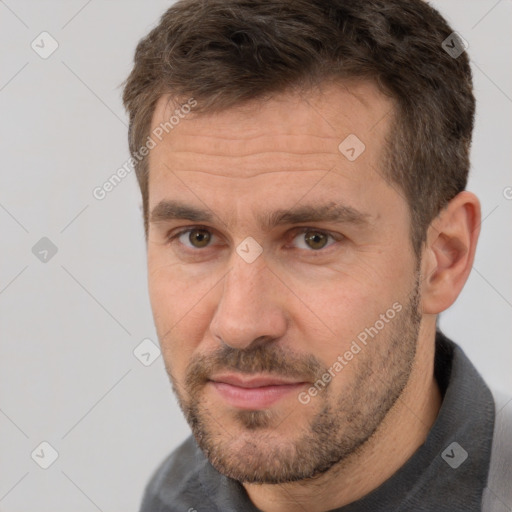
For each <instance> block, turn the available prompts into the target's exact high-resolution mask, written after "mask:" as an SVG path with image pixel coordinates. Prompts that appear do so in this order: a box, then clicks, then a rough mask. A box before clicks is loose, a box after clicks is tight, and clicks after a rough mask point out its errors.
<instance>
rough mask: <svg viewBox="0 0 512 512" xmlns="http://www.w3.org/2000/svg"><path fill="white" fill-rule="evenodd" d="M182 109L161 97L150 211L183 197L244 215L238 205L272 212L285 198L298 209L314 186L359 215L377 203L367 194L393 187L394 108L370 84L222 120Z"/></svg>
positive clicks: (292, 98) (325, 89)
mask: <svg viewBox="0 0 512 512" xmlns="http://www.w3.org/2000/svg"><path fill="white" fill-rule="evenodd" d="M185 102H186V100H185ZM185 102H183V103H185ZM179 108H180V107H179V104H177V103H175V102H173V101H171V99H170V97H169V96H163V97H161V98H160V100H159V101H158V103H157V105H156V109H155V112H154V115H153V119H152V126H151V133H154V132H155V130H158V129H159V127H160V138H161V140H156V142H157V144H156V147H155V148H153V149H152V150H151V152H150V155H149V169H150V173H149V175H150V176H149V204H150V209H151V208H152V207H154V206H155V205H156V204H157V203H159V202H160V201H162V200H167V199H182V198H183V195H186V196H187V201H188V202H189V203H191V204H193V205H195V206H204V204H203V205H201V202H202V201H201V198H204V197H205V195H206V196H209V197H210V202H211V204H212V203H215V202H224V203H225V202H226V200H227V201H228V207H230V208H231V209H232V210H233V211H238V212H240V210H241V209H243V205H242V199H240V198H243V203H244V204H246V205H248V206H249V205H255V204H256V203H259V204H260V206H262V207H263V206H267V207H268V206H270V205H271V204H272V203H273V202H275V203H276V204H279V203H282V201H283V197H285V195H287V196H288V197H289V200H290V202H297V201H300V197H301V194H303V193H305V191H307V190H311V189H312V186H313V187H314V190H313V194H310V197H312V198H313V199H315V198H317V197H320V196H322V197H324V198H325V194H326V193H328V194H329V195H330V197H328V198H326V199H327V200H330V201H333V200H335V199H336V200H337V199H343V200H344V201H343V202H344V204H345V205H346V206H351V205H352V206H354V205H355V203H359V205H360V206H361V205H364V203H365V202H366V203H371V201H372V200H371V199H370V198H369V196H368V197H367V198H366V200H365V198H364V196H365V191H369V190H370V189H371V188H372V187H375V186H377V185H378V186H386V182H385V181H384V179H383V178H382V163H381V160H382V149H383V147H384V140H385V136H386V134H387V130H388V129H389V124H390V119H391V117H392V114H393V105H392V102H391V100H390V99H389V98H387V97H386V96H384V95H383V94H382V93H380V91H379V90H378V89H377V87H376V86H374V85H373V84H372V83H367V82H360V83H347V84H344V85H343V86H341V85H339V84H335V85H334V84H324V85H323V86H322V87H321V88H319V89H316V90H315V91H312V92H309V93H305V92H302V93H297V92H296V93H283V94H281V95H276V96H274V97H273V98H272V99H267V100H265V101H253V102H251V103H249V104H245V105H242V106H239V107H235V108H231V109H227V110H224V111H221V112H217V113H206V112H205V113H201V112H200V113H197V114H196V113H194V112H190V113H188V112H185V111H183V110H182V111H181V112H178V113H177V112H176V109H178V110H179ZM186 110H188V109H186ZM172 116H174V119H173V124H172V127H170V126H171V125H170V123H169V120H170V119H171V117H172ZM166 123H167V125H166ZM162 126H164V127H165V126H167V130H163V131H162V129H161V127H162ZM327 175H328V176H327ZM379 182H382V183H379ZM212 192H213V193H214V195H215V197H213V196H212ZM315 194H316V196H315ZM374 195H375V194H374ZM377 195H378V194H377ZM343 196H344V197H343ZM262 199H265V201H266V204H262V203H261V200H262ZM281 206H282V207H285V208H286V207H288V206H289V205H287V204H281ZM224 208H226V206H224Z"/></svg>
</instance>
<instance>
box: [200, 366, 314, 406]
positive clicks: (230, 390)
mask: <svg viewBox="0 0 512 512" xmlns="http://www.w3.org/2000/svg"><path fill="white" fill-rule="evenodd" d="M208 384H209V385H210V386H211V387H213V389H214V390H215V391H216V392H217V394H218V395H219V396H220V397H221V398H222V399H223V400H224V401H225V402H226V403H227V404H228V405H231V406H232V407H235V408H238V409H246V410H257V409H265V408H268V407H270V406H271V405H273V404H274V403H276V402H277V401H279V400H281V399H283V398H285V397H287V396H290V395H291V394H292V393H293V392H295V393H296V394H297V393H298V392H299V391H300V389H301V388H302V387H304V386H305V385H308V384H309V382H305V381H291V380H285V379H280V378H276V377H273V376H255V377H250V378H247V377H242V376H240V375H235V374H225V375H219V376H215V377H212V378H211V379H210V380H209V382H208ZM295 396H296V395H295Z"/></svg>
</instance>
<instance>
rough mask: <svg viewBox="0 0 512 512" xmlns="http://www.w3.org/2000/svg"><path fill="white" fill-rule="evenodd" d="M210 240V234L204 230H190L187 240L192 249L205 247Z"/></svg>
mask: <svg viewBox="0 0 512 512" xmlns="http://www.w3.org/2000/svg"><path fill="white" fill-rule="evenodd" d="M210 239H211V235H210V232H209V231H207V230H206V229H191V230H190V231H189V235H188V240H189V242H190V243H191V244H192V246H193V247H198V248H201V247H206V246H207V245H208V244H209V242H210Z"/></svg>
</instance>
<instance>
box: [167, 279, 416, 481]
mask: <svg viewBox="0 0 512 512" xmlns="http://www.w3.org/2000/svg"><path fill="white" fill-rule="evenodd" d="M419 300H420V282H419V278H417V279H416V284H415V287H414V289H413V291H412V293H411V295H410V297H409V300H408V303H407V304H406V306H405V307H404V308H403V309H402V311H401V312H400V313H398V314H397V316H396V317H395V318H394V319H393V320H391V321H390V322H389V324H388V325H386V327H385V328H384V329H383V330H382V332H379V334H378V335H377V336H376V337H375V339H373V340H369V342H368V344H367V346H365V347H364V348H363V349H362V350H361V352H360V353H358V354H357V355H356V356H355V357H354V360H353V361H351V362H349V363H348V364H350V365H352V364H354V365H357V367H355V370H356V371H355V372H354V373H353V375H355V378H354V379H352V381H347V383H346V385H345V387H344V388H343V390H342V392H341V393H340V394H339V396H331V395H332V393H331V390H332V388H331V387H330V386H328V387H327V388H326V389H324V390H323V391H321V392H319V394H318V396H316V397H314V398H313V399H312V400H311V403H310V404H308V405H302V404H300V402H299V401H298V400H297V403H295V402H293V403H292V405H291V406H289V407H287V408H286V409H287V410H275V409H272V410H271V409H265V410H254V411H251V410H241V409H239V410H236V411H234V412H232V411H230V412H229V413H228V414H229V419H228V420H227V421H226V418H223V417H222V416H219V414H218V412H217V413H216V411H215V410H212V409H211V407H210V405H211V404H209V403H206V401H205V399H204V397H203V393H202V392H203V390H204V385H205V381H206V380H207V376H209V375H212V372H213V370H214V369H217V368H219V369H228V368H229V369H232V370H235V371H240V372H245V373H256V372H265V373H274V374H276V375H281V376H286V375H288V376H297V377H300V376H305V375H310V376H311V377H312V378H313V380H311V382H316V380H317V378H318V377H319V376H321V375H322V374H323V373H325V371H326V369H325V368H324V367H323V366H322V365H320V363H319V361H318V360H317V359H316V358H315V357H313V356H309V357H304V356H303V355H302V356H300V357H299V358H297V360H296V361H295V362H294V363H293V365H292V366H291V365H290V361H289V357H287V355H286V354H283V353H281V352H280V351H279V349H278V348H277V347H274V346H272V347H270V346H266V345H261V346H258V347H256V348H255V349H254V350H250V351H240V350H236V349H232V348H231V347H227V346H225V347H224V348H223V349H222V350H221V351H219V352H218V353H216V354H214V355H213V356H209V357H208V358H206V359H205V358H199V359H198V360H195V361H194V362H193V363H192V364H191V365H189V367H188V370H187V374H186V378H185V382H184V384H183V385H182V386H178V385H177V383H176V382H175V379H174V378H173V377H172V374H171V371H170V369H169V368H167V371H168V374H169V376H170V378H171V383H172V387H173V390H174V392H175V394H176V396H177V398H178V403H179V405H180V407H181V409H182V411H183V413H184V415H185V418H186V419H187V422H188V424H189V425H190V428H191V429H192V433H193V435H194V437H195V439H196V441H197V443H198V445H199V447H200V448H201V450H202V451H203V453H204V454H205V455H206V457H207V458H208V459H209V461H210V463H211V464H212V466H214V467H215V469H217V471H219V472H220V473H222V474H224V475H226V476H228V477H230V478H233V479H235V480H238V481H239V482H243V483H259V484H281V483H286V482H295V481H298V480H303V479H306V478H312V477H315V476H318V475H320V474H322V473H325V472H326V471H328V470H330V469H331V468H332V467H333V466H334V465H336V464H337V465H342V464H343V461H344V460H346V459H347V458H348V457H349V456H350V455H352V454H354V453H356V452H357V451H358V450H360V449H361V447H362V445H363V444H364V443H365V442H367V441H368V440H369V439H370V438H371V437H372V435H373V434H374V433H375V432H376V430H377V428H378V427H379V425H380V424H381V422H382V421H383V420H384V418H385V417H386V415H387V414H388V412H389V411H390V409H391V408H392V407H393V405H394V404H395V402H396V401H397V400H398V399H399V397H400V395H401V393H402V391H403V390H404V388H405V387H406V385H407V382H408V380H409V377H410V374H411V371H412V367H413V362H414V359H415V355H416V346H417V340H418V335H419V329H420V323H421V314H420V313H419V309H418V308H419ZM343 371H344V370H342V372H343ZM313 375H314V377H313ZM335 378H336V377H334V379H335ZM317 404H321V405H320V406H319V405H317ZM311 407H317V408H318V409H319V410H318V412H316V413H315V414H314V415H313V416H312V418H311V420H309V422H308V423H307V424H305V425H302V424H303V423H304V420H303V418H304V417H305V416H306V415H311V412H310V411H311V409H310V408H311ZM233 425H234V427H233ZM295 425H300V429H299V431H298V432H297V431H295V433H294V435H291V434H290V433H289V429H290V428H293V426H295Z"/></svg>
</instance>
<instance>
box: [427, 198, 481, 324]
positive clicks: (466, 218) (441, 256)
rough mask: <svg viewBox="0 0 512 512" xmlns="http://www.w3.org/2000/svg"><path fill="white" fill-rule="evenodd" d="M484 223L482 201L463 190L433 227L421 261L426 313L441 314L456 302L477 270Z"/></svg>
mask: <svg viewBox="0 0 512 512" xmlns="http://www.w3.org/2000/svg"><path fill="white" fill-rule="evenodd" d="M480 223H481V210H480V201H479V200H478V198H477V197H476V196H475V195H474V194H472V193H471V192H467V191H463V192H461V193H459V194H457V195H456V196H455V197H454V198H453V199H452V200H451V201H450V202H449V203H448V205H447V206H446V207H445V208H444V209H443V210H442V211H441V213H440V214H439V215H438V216H437V217H436V218H435V219H434V220H433V221H432V223H431V224H430V226H429V228H428V232H427V239H426V244H425V248H424V250H423V258H422V262H421V264H422V265H421V267H422V268H421V270H422V276H423V285H422V291H423V293H422V306H423V313H425V314H438V313H441V311H444V310H445V309H448V308H449V307H450V306H451V305H452V304H453V303H454V302H455V299H456V298H457V297H458V295H459V293H460V292H461V290H462V288H463V287H464V284H465V283H466V280H467V278H468V276H469V273H470V272H471V268H472V267H473V260H474V258H475V251H476V244H477V241H478V236H479V235H480Z"/></svg>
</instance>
